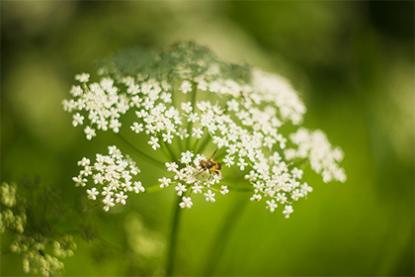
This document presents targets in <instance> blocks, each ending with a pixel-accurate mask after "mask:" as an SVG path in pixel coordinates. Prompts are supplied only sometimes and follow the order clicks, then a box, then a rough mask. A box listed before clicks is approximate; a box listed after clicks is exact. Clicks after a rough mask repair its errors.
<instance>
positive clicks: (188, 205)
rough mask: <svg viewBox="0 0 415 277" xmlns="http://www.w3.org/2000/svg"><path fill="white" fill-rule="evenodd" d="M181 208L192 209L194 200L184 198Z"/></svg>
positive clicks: (180, 204)
mask: <svg viewBox="0 0 415 277" xmlns="http://www.w3.org/2000/svg"><path fill="white" fill-rule="evenodd" d="M179 206H180V208H182V209H183V208H191V207H192V206H193V202H192V198H190V197H186V196H185V197H183V198H182V202H180V203H179Z"/></svg>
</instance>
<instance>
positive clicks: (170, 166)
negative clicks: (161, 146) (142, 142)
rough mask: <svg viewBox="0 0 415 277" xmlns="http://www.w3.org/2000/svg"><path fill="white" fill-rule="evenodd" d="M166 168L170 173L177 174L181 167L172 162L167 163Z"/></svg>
mask: <svg viewBox="0 0 415 277" xmlns="http://www.w3.org/2000/svg"><path fill="white" fill-rule="evenodd" d="M166 168H167V171H169V172H176V171H177V169H178V168H179V166H178V165H177V163H175V162H170V163H169V162H167V163H166Z"/></svg>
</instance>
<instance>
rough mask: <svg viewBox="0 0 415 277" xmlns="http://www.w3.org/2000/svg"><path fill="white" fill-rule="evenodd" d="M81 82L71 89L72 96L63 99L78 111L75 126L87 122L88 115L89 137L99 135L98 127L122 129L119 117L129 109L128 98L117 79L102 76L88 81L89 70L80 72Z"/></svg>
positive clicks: (71, 109) (87, 127) (87, 135)
mask: <svg viewBox="0 0 415 277" xmlns="http://www.w3.org/2000/svg"><path fill="white" fill-rule="evenodd" d="M75 79H76V80H77V81H78V82H79V84H77V85H75V86H73V87H72V89H71V95H72V96H73V98H72V99H70V100H64V101H63V107H64V110H65V111H68V112H74V113H75V114H74V115H73V121H72V124H73V126H78V125H83V124H84V120H85V117H86V118H87V119H88V121H89V125H87V126H86V127H85V129H84V132H85V135H86V138H87V139H88V140H91V139H92V138H93V137H95V136H96V131H95V130H96V129H98V130H103V131H106V130H108V129H110V130H112V131H113V132H115V133H118V132H119V130H120V127H121V122H120V120H119V118H120V116H121V115H122V114H125V113H126V112H127V111H128V108H129V106H128V98H127V96H126V95H124V94H123V93H118V88H117V87H115V86H114V80H112V79H110V78H102V79H101V80H100V81H99V82H92V83H88V80H89V74H87V73H83V74H80V75H77V76H76V77H75Z"/></svg>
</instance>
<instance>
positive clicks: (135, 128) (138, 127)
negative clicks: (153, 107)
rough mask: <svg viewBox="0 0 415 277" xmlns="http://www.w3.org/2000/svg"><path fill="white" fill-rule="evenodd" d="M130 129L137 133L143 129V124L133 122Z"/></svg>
mask: <svg viewBox="0 0 415 277" xmlns="http://www.w3.org/2000/svg"><path fill="white" fill-rule="evenodd" d="M131 130H133V132H134V133H136V134H139V133H141V132H142V131H143V130H144V128H143V124H141V123H138V122H134V123H133V125H131Z"/></svg>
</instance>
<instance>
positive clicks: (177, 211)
mask: <svg viewBox="0 0 415 277" xmlns="http://www.w3.org/2000/svg"><path fill="white" fill-rule="evenodd" d="M180 201H181V198H180V197H178V196H175V200H174V206H173V217H172V220H171V229H170V235H169V241H168V251H167V256H166V276H173V274H174V262H175V259H174V258H175V257H176V252H177V250H176V248H177V239H178V235H179V225H180V218H181V210H182V209H181V208H180V206H179V203H180Z"/></svg>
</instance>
